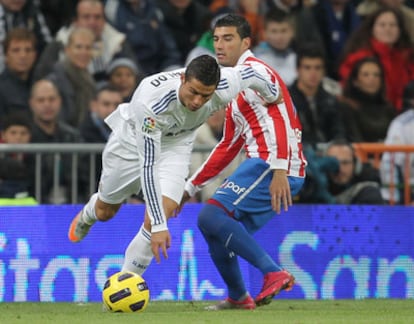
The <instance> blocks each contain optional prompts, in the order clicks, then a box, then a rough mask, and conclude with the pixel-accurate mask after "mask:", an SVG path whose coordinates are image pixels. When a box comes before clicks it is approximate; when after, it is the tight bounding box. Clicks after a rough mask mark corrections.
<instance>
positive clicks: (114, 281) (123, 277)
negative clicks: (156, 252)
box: [102, 271, 150, 313]
mask: <svg viewBox="0 0 414 324" xmlns="http://www.w3.org/2000/svg"><path fill="white" fill-rule="evenodd" d="M102 300H103V302H104V305H105V306H106V308H107V309H108V310H109V311H111V312H123V313H133V312H135V313H139V312H142V311H144V309H145V308H146V307H147V305H148V302H149V300H150V292H149V289H148V285H147V283H146V281H145V280H144V279H143V278H142V277H141V276H140V275H138V274H136V273H133V272H127V271H123V272H117V273H115V274H113V275H112V276H110V277H109V278H108V279H107V280H106V282H105V285H104V288H103V291H102Z"/></svg>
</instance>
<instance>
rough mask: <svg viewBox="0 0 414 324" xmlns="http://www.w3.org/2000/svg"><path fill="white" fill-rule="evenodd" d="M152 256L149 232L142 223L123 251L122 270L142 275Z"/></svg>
mask: <svg viewBox="0 0 414 324" xmlns="http://www.w3.org/2000/svg"><path fill="white" fill-rule="evenodd" d="M153 257H154V255H153V254H152V251H151V233H150V232H148V231H147V230H146V229H145V228H144V225H142V226H141V228H140V230H139V231H138V233H137V235H135V237H134V238H133V239H132V241H131V242H130V243H129V245H128V247H127V249H126V251H125V259H124V264H123V266H122V271H131V272H135V273H137V274H139V275H142V274H143V273H144V272H145V270H146V269H147V268H148V266H149V265H150V264H151V261H152V258H153Z"/></svg>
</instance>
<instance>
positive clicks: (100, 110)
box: [79, 85, 122, 179]
mask: <svg viewBox="0 0 414 324" xmlns="http://www.w3.org/2000/svg"><path fill="white" fill-rule="evenodd" d="M121 103H122V96H121V93H120V92H119V91H118V89H117V88H115V87H113V86H110V85H106V86H102V87H101V88H99V89H98V90H97V92H96V95H95V98H94V99H93V100H92V101H91V104H90V111H89V112H88V114H87V115H86V118H85V120H84V121H83V122H82V123H81V124H80V127H79V130H80V133H81V136H82V138H83V140H84V141H85V142H86V143H106V142H107V141H108V138H109V135H110V134H111V129H110V128H109V126H108V125H107V124H106V123H105V121H104V120H105V118H106V117H108V116H109V115H110V114H111V113H112V112H113V111H114V110H115V109H116V108H117V107H118V105H120V104H121ZM101 169H102V158H101V155H99V156H98V158H97V159H96V173H95V179H99V175H100V174H101Z"/></svg>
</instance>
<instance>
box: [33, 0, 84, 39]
mask: <svg viewBox="0 0 414 324" xmlns="http://www.w3.org/2000/svg"><path fill="white" fill-rule="evenodd" d="M38 2H39V9H40V11H41V12H42V13H43V16H44V17H45V21H46V24H47V25H48V27H49V29H50V32H51V34H52V36H55V35H56V33H57V31H58V30H59V29H60V28H62V26H67V25H70V23H71V22H72V18H73V17H75V14H76V6H77V4H78V2H79V0H71V1H68V0H48V1H38Z"/></svg>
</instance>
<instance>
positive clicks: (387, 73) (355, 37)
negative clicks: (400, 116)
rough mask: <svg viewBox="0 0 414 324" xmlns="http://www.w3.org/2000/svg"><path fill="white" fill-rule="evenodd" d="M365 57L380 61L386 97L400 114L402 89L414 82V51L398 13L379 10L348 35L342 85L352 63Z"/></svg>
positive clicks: (384, 9) (341, 70) (343, 61)
mask: <svg viewBox="0 0 414 324" xmlns="http://www.w3.org/2000/svg"><path fill="white" fill-rule="evenodd" d="M367 56H375V57H377V58H378V59H379V61H380V63H381V65H382V67H383V69H384V77H385V87H386V97H387V99H388V100H389V101H390V102H391V104H392V105H393V106H394V107H395V108H396V110H397V112H398V113H399V112H401V109H402V94H403V90H404V87H405V86H406V85H407V84H408V82H410V80H413V79H414V50H413V47H412V44H411V42H410V38H409V35H408V32H407V30H406V28H405V25H404V20H403V18H402V16H401V13H400V11H398V10H397V9H393V8H387V7H383V8H380V9H378V10H377V11H375V12H374V13H373V14H371V15H370V16H368V17H366V18H365V20H364V21H363V22H362V24H361V25H360V26H359V27H358V29H356V30H355V32H354V33H353V34H352V35H351V37H350V38H349V40H348V42H347V45H346V47H345V49H344V53H343V59H342V63H341V66H340V69H339V74H340V77H341V81H342V83H343V84H345V83H346V81H347V80H348V78H349V75H350V73H351V71H352V68H353V66H354V65H355V63H356V62H357V61H359V60H360V59H362V58H364V57H367Z"/></svg>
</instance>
